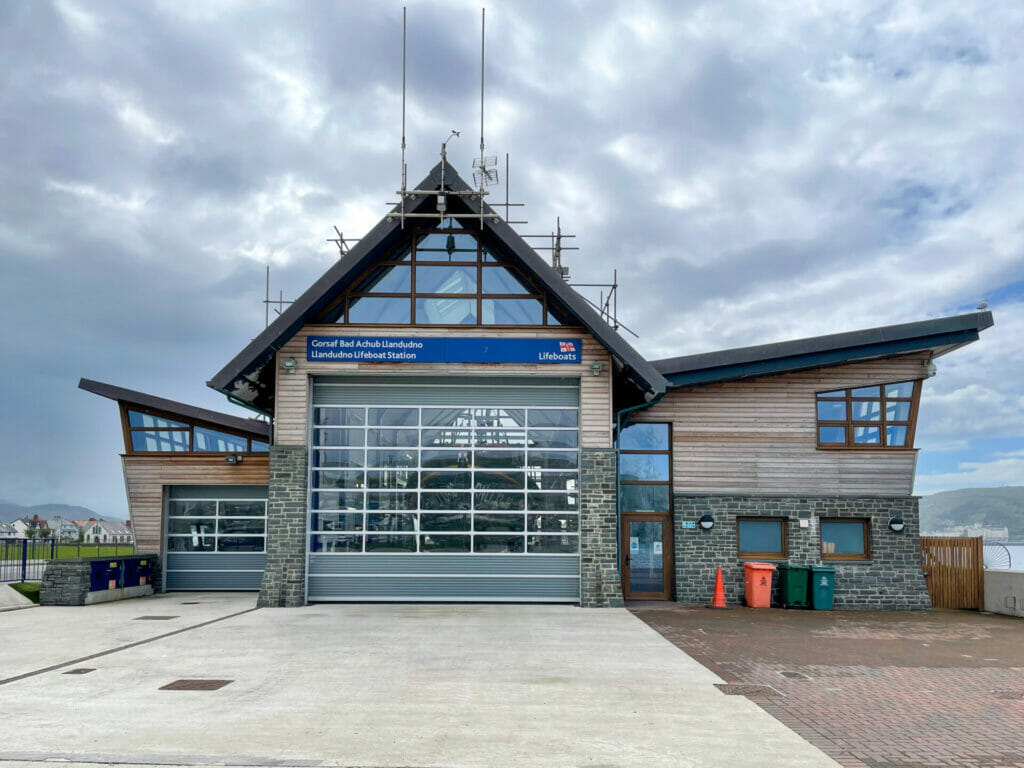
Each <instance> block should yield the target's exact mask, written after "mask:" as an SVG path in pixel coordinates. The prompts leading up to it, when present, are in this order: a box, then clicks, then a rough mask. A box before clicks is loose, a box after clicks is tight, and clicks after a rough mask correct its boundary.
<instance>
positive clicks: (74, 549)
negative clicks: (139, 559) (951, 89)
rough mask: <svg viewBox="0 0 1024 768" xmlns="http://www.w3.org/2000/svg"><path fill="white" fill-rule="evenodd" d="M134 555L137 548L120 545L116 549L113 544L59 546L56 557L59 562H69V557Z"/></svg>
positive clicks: (129, 545)
mask: <svg viewBox="0 0 1024 768" xmlns="http://www.w3.org/2000/svg"><path fill="white" fill-rule="evenodd" d="M134 554H135V548H134V547H133V546H132V545H131V544H118V545H117V546H116V547H115V546H114V545H113V544H100V545H98V546H97V545H96V544H82V545H78V544H58V545H57V552H56V555H55V557H56V558H57V559H58V560H67V559H68V558H69V557H117V556H121V555H134ZM47 555H49V553H48V552H47Z"/></svg>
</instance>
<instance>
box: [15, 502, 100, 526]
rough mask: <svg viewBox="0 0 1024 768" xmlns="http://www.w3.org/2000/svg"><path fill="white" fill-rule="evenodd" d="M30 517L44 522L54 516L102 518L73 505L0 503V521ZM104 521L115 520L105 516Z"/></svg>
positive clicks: (97, 513)
mask: <svg viewBox="0 0 1024 768" xmlns="http://www.w3.org/2000/svg"><path fill="white" fill-rule="evenodd" d="M32 515H39V517H41V518H43V519H44V520H48V519H49V518H51V517H54V516H55V515H60V516H61V517H63V518H65V519H67V520H88V519H89V518H90V517H95V518H96V519H99V518H101V517H103V515H101V514H100V513H99V512H96V511H94V510H91V509H89V508H88V507H77V506H75V505H73V504H36V505H35V506H32V507H25V506H22V505H21V504H15V503H14V502H11V501H0V521H3V522H5V523H9V522H11V521H12V520H17V519H18V518H19V517H32ZM106 519H107V520H116V519H117V518H113V517H109V516H107V517H106Z"/></svg>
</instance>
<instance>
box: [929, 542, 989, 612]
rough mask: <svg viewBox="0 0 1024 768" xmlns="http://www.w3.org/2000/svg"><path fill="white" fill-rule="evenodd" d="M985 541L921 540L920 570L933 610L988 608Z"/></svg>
mask: <svg viewBox="0 0 1024 768" xmlns="http://www.w3.org/2000/svg"><path fill="white" fill-rule="evenodd" d="M982 550H983V539H982V538H981V537H980V536H979V537H977V538H970V539H968V538H950V537H946V536H922V537H921V568H923V569H924V576H925V583H927V585H928V594H929V596H930V597H931V599H932V607H933V608H967V609H970V610H975V611H980V610H982V609H983V608H984V607H985V570H984V566H983V564H982V563H983V557H982Z"/></svg>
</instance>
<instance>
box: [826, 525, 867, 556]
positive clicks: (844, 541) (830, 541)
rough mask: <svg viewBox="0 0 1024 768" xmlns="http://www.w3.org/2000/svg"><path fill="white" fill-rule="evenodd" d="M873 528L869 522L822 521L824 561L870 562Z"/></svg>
mask: <svg viewBox="0 0 1024 768" xmlns="http://www.w3.org/2000/svg"><path fill="white" fill-rule="evenodd" d="M870 532H871V526H870V524H869V522H868V521H867V520H825V519H822V521H821V559H822V560H868V559H869V558H870V557H871V545H870V539H869V536H870Z"/></svg>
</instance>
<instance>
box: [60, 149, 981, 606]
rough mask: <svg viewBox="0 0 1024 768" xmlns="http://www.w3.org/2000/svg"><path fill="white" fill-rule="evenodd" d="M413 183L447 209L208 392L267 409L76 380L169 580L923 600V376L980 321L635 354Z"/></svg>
mask: <svg viewBox="0 0 1024 768" xmlns="http://www.w3.org/2000/svg"><path fill="white" fill-rule="evenodd" d="M442 174H443V175H442ZM442 179H443V186H442ZM418 189H420V190H436V191H437V192H439V193H444V194H445V196H446V198H447V200H446V206H445V207H444V208H442V209H441V211H439V210H438V207H439V206H438V203H439V201H438V199H437V197H436V196H435V195H432V194H431V195H427V194H423V195H419V196H417V197H415V198H410V199H408V200H406V202H405V204H404V205H405V208H404V209H402V210H399V208H395V209H393V210H392V212H391V213H390V214H388V215H387V216H386V217H385V218H384V219H383V220H382V221H381V222H380V223H378V224H377V225H376V226H375V227H374V228H373V229H372V230H371V231H370V232H369V233H368V234H367V235H366V236H365V237H363V238H362V239H361V240H360V241H359V242H358V244H357V245H356V246H354V247H353V248H352V250H351V251H350V252H349V253H348V254H347V255H345V256H344V257H343V258H342V259H341V260H340V261H339V262H338V263H336V264H334V265H333V266H332V267H330V268H329V269H328V270H327V272H326V273H325V274H324V275H323V276H322V277H321V278H320V279H319V280H317V281H316V283H314V284H313V285H312V286H311V287H310V288H309V289H308V290H307V291H306V292H305V293H303V294H302V296H301V297H300V298H299V299H298V300H296V301H295V302H294V303H293V304H292V305H291V306H290V307H289V308H288V309H287V310H286V311H284V312H283V313H282V314H281V316H280V317H279V318H278V319H277V320H276V321H275V322H274V323H273V324H271V325H270V326H269V327H268V328H267V329H266V330H265V331H264V332H263V333H261V334H260V335H259V336H258V337H257V338H256V339H255V340H254V341H253V342H252V343H250V344H249V345H248V346H246V347H245V348H244V349H242V350H241V351H240V352H239V353H238V354H237V356H236V357H235V358H234V359H233V360H231V361H230V362H229V363H228V364H227V365H226V366H225V367H224V368H223V370H221V371H219V372H218V373H216V374H215V375H214V376H213V378H212V379H211V380H210V381H209V382H207V384H208V386H210V387H212V388H214V389H216V390H218V391H220V392H222V393H223V394H224V395H225V396H226V397H227V398H228V400H229V401H230V402H232V403H234V404H236V405H243V406H245V407H246V408H248V409H250V410H252V411H256V412H258V413H259V414H262V417H255V418H242V417H237V416H229V415H225V414H222V413H217V412H214V411H209V410H206V409H201V408H196V407H193V406H189V405H186V404H183V403H179V402H174V401H171V400H166V399H163V398H160V397H155V396H153V395H149V394H145V393H141V392H136V391H132V390H128V389H124V388H121V387H118V386H113V385H110V384H104V383H100V382H95V381H90V380H85V379H83V380H82V382H81V384H80V386H81V388H83V389H85V390H88V391H90V392H93V393H95V394H98V395H101V396H103V397H107V398H109V399H112V400H115V401H116V402H117V403H118V405H119V409H120V416H121V423H122V426H123V431H124V454H123V455H122V457H121V460H122V463H123V467H124V476H125V483H126V489H127V495H128V503H129V508H130V513H131V518H132V527H133V529H134V531H135V534H136V537H137V547H138V551H140V552H147V553H148V552H152V553H159V555H160V562H161V566H162V569H163V573H162V584H163V588H164V589H166V590H214V589H225V590H258V591H259V598H258V604H259V605H261V606H300V605H304V604H307V603H311V602H327V601H438V602H460V601H477V602H510V603H521V602H564V603H574V604H578V605H581V606H584V607H600V606H616V605H622V603H623V600H624V599H629V598H644V599H666V600H677V601H680V602H692V603H705V602H707V601H708V600H709V599H710V597H711V593H712V590H713V588H714V581H715V573H716V570H717V568H718V567H721V568H722V569H723V573H724V576H725V589H726V597H727V599H728V601H729V602H733V603H736V602H740V601H742V598H743V564H744V563H745V562H748V561H763V562H770V563H775V564H781V563H787V562H788V563H792V564H801V565H821V564H826V565H832V566H835V568H836V575H835V603H836V607H838V608H904V609H915V608H927V607H929V605H930V603H929V599H928V594H927V591H926V588H925V582H924V577H923V574H922V571H921V566H920V553H919V543H918V531H919V529H918V501H917V498H915V497H914V496H913V495H912V489H913V482H914V470H915V462H916V458H917V450H916V449H915V447H914V439H915V431H916V426H917V414H918V406H919V403H920V399H921V389H922V382H923V381H924V380H925V379H927V378H928V377H929V376H931V375H933V374H934V372H935V367H934V365H933V363H932V361H933V360H934V359H935V358H936V357H939V356H940V355H944V354H946V353H948V352H951V351H953V350H955V349H957V348H958V347H961V346H963V345H965V344H969V343H971V342H973V341H976V340H977V339H978V337H979V334H980V332H981V331H982V330H984V329H985V328H988V327H989V326H991V325H992V316H991V313H989V312H977V313H972V314H967V315H960V316H956V317H946V318H940V319H931V320H925V321H922V322H914V323H908V324H903V325H895V326H889V327H882V328H873V329H870V330H861V331H852V332H850V333H841V334H835V335H829V336H821V337H817V338H809V339H801V340H797V341H790V342H783V343H777V344H767V345H761V346H755V347H746V348H742V349H730V350H725V351H721V352H711V353H705V354H691V355H686V354H683V355H682V356H680V357H674V358H671V359H666V360H647V359H645V358H644V357H643V356H641V355H640V354H639V353H638V352H637V351H636V350H635V349H633V348H632V347H631V346H630V345H629V344H628V343H627V342H626V341H624V340H623V338H622V337H620V336H619V335H618V334H617V333H616V332H615V331H614V330H613V329H612V328H611V327H610V326H609V325H608V324H607V323H606V322H605V321H604V320H603V319H602V317H601V315H600V314H599V313H598V312H597V311H595V310H594V309H593V308H592V307H591V305H590V304H589V303H588V302H587V301H586V300H585V299H584V298H583V297H582V296H580V295H579V294H577V293H576V292H575V291H574V290H573V289H572V288H571V287H570V286H569V285H568V284H567V283H566V281H565V280H564V279H563V277H562V275H561V274H560V273H559V271H557V270H556V269H554V268H553V267H552V266H551V265H549V264H548V263H547V261H546V260H545V259H544V258H542V257H540V256H539V255H538V254H537V253H536V252H535V251H534V250H532V249H531V248H530V246H529V245H527V243H526V242H525V241H524V240H523V239H522V238H521V237H520V236H518V235H517V234H516V233H515V232H514V231H513V230H512V229H511V228H510V227H509V225H508V224H507V223H505V221H503V220H502V219H501V218H500V217H497V216H494V217H482V216H481V215H480V214H481V213H486V214H492V213H493V210H492V209H490V208H489V207H488V206H487V205H486V204H483V203H482V202H481V199H480V197H479V196H477V195H474V194H473V190H472V189H471V188H470V187H469V186H468V185H467V184H466V183H465V182H464V181H463V180H462V179H461V178H460V177H459V175H458V174H457V173H456V172H455V171H454V170H453V169H452V168H451V166H448V167H442V166H441V165H440V164H439V165H438V166H437V167H435V168H434V170H433V171H432V172H431V174H430V175H429V176H428V177H427V178H426V179H424V180H423V181H422V182H421V183H420V185H419V186H418ZM408 214H434V215H432V216H422V215H421V216H419V217H410V216H408ZM686 344H687V339H686V338H680V339H679V347H680V349H679V351H680V352H682V353H685V352H686Z"/></svg>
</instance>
